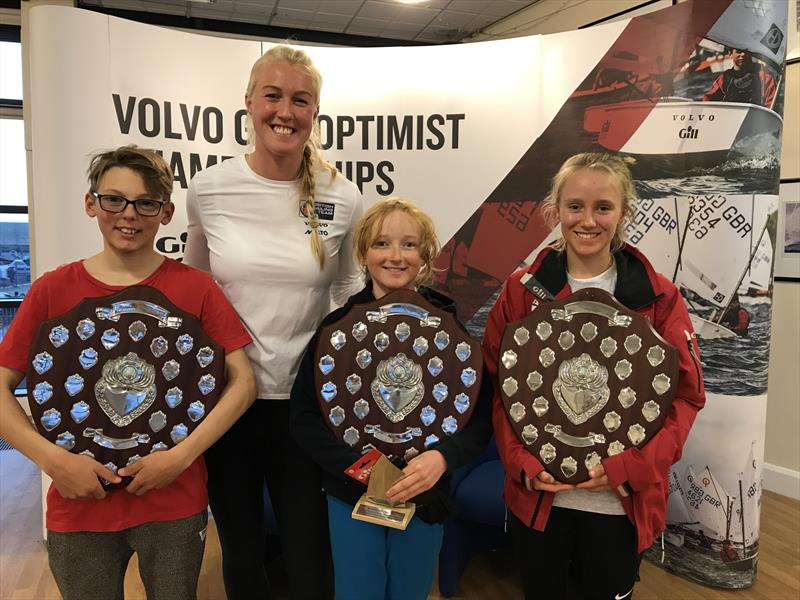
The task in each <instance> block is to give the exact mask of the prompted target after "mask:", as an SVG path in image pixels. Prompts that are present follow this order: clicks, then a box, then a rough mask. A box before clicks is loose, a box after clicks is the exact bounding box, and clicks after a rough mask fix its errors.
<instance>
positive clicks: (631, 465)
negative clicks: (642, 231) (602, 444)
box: [484, 153, 705, 600]
mask: <svg viewBox="0 0 800 600" xmlns="http://www.w3.org/2000/svg"><path fill="white" fill-rule="evenodd" d="M636 199H637V198H636V190H635V187H634V183H633V180H632V178H631V174H630V171H629V170H628V167H627V166H626V164H625V163H624V162H623V161H622V160H621V159H619V158H617V157H614V156H610V155H607V154H594V153H584V154H578V155H575V156H573V157H571V158H569V159H567V161H566V162H565V163H564V164H563V165H562V166H561V169H560V170H559V171H558V173H557V174H556V176H555V177H554V178H553V186H552V189H551V192H550V195H549V196H548V197H547V198H546V199H545V201H544V204H543V207H542V210H543V213H544V214H545V215H546V216H548V217H555V218H556V219H557V221H558V222H559V224H560V226H561V235H562V237H561V238H560V239H559V240H558V241H556V242H555V243H554V244H552V245H551V246H548V247H546V248H545V249H544V250H542V252H540V253H539V255H538V256H537V257H536V259H535V260H534V262H533V264H532V265H531V266H530V267H528V268H526V269H522V270H520V271H518V272H516V273H514V274H513V275H511V276H510V277H509V278H508V280H507V281H506V283H505V285H504V286H503V290H502V292H501V293H500V296H499V297H498V299H497V302H496V303H495V305H494V307H493V308H492V311H491V313H490V315H489V320H488V323H487V325H486V334H485V338H484V354H485V358H486V364H487V367H488V369H489V371H490V372H491V373H492V375H493V377H495V378H496V377H497V362H498V355H499V348H500V342H501V340H502V337H503V331H504V328H505V326H506V324H507V323H509V322H512V321H516V320H519V319H521V318H523V317H524V316H526V315H527V314H529V313H530V312H531V311H532V310H533V309H534V308H536V307H537V306H538V305H539V304H540V303H542V302H548V301H550V300H553V299H560V298H563V297H565V296H567V295H569V294H571V293H572V292H575V291H577V290H579V289H582V288H584V287H598V288H602V289H605V290H606V291H608V292H609V293H612V294H613V295H614V297H615V298H616V299H617V300H618V301H619V302H620V303H622V304H623V305H625V306H627V307H628V308H630V309H632V310H636V311H637V312H639V313H641V314H644V315H645V316H646V317H647V318H648V319H649V320H650V322H651V323H652V325H653V327H654V328H655V329H656V331H658V332H659V333H660V334H661V336H662V337H664V339H666V340H667V341H669V342H670V343H671V344H672V345H673V346H675V347H676V348H677V349H678V366H679V376H678V387H677V390H676V394H675V398H674V400H673V404H672V408H671V409H670V412H669V415H668V416H667V418H666V419H665V421H664V424H663V427H662V429H660V430H659V431H658V433H657V434H656V435H655V436H654V437H653V438H652V439H651V440H650V441H649V442H648V443H647V444H646V445H645V446H644V447H643V448H635V447H634V448H629V449H627V450H625V451H624V452H621V453H619V454H617V455H614V456H612V457H607V458H605V459H603V461H602V463H601V464H600V465H598V466H597V467H595V468H594V469H592V470H591V471H590V473H589V475H590V479H588V480H587V481H585V482H583V483H580V484H578V485H567V484H561V483H558V482H556V481H555V480H554V479H553V477H552V476H551V475H550V474H549V473H547V472H546V471H545V470H544V467H543V465H542V464H541V462H540V461H539V460H538V459H537V458H536V457H535V456H534V455H533V454H531V453H530V452H529V451H528V450H527V449H526V447H525V446H524V444H523V443H522V442H521V441H520V440H519V438H518V437H517V435H516V434H515V432H514V430H513V429H512V427H511V424H510V422H509V418H508V416H507V414H506V411H505V409H504V407H503V402H502V399H501V398H500V394H499V392H498V391H496V392H495V399H494V404H493V406H494V408H493V421H494V427H495V435H496V438H497V447H498V449H499V451H500V456H501V458H502V460H503V464H504V465H505V469H506V478H505V484H504V499H505V502H506V504H507V505H508V507H509V509H510V515H509V529H510V531H511V533H512V537H513V540H514V546H515V553H516V556H517V562H518V564H519V567H520V572H521V573H522V580H523V587H524V590H525V597H526V598H529V599H532V598H548V599H553V600H556V599H559V598H564V597H565V596H566V588H567V581H568V579H569V577H568V575H569V576H570V577H573V578H574V577H577V584H578V585H579V586H580V588H582V589H581V591H582V593H583V596H584V597H585V598H587V599H589V598H592V599H594V598H597V599H603V600H606V599H608V600H610V599H612V598H613V599H615V600H619V599H625V600H630V598H631V597H632V594H633V585H634V582H635V581H636V579H637V577H638V567H639V562H640V555H641V553H642V552H644V551H645V550H646V549H647V548H648V547H649V546H650V545H651V544H652V543H653V541H654V539H655V538H656V537H657V536H658V535H659V534H661V532H662V531H663V530H664V527H665V520H666V506H667V496H668V494H669V480H668V477H669V469H670V466H671V465H672V464H673V463H675V462H676V461H677V460H678V459H679V458H680V455H681V449H682V448H683V444H684V442H685V441H686V436H687V435H688V433H689V429H690V428H691V426H692V423H693V422H694V419H695V416H696V415H697V411H699V410H700V409H701V408H702V406H703V404H704V402H705V393H704V391H703V381H702V374H701V371H700V361H699V359H698V356H699V355H698V349H697V343H696V341H695V340H694V333H693V330H692V325H691V322H690V321H689V315H688V313H687V311H686V306H685V305H684V302H683V299H682V298H681V295H680V293H679V292H678V289H677V288H676V287H675V285H673V284H672V283H671V282H670V281H669V280H668V279H667V278H666V277H664V276H663V275H661V274H659V273H656V272H655V271H654V270H653V267H652V265H651V264H650V263H649V262H648V260H647V259H646V258H645V257H644V256H643V255H642V254H641V253H640V252H639V251H638V250H636V249H635V248H633V247H631V246H629V245H627V244H626V243H625V242H624V239H623V233H622V227H623V221H624V219H625V217H626V216H629V215H631V214H632V213H633V210H634V204H635V202H636ZM495 381H496V379H495ZM499 389H500V388H499V386H498V385H497V384H496V383H495V390H499Z"/></svg>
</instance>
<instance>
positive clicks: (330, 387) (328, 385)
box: [319, 381, 336, 402]
mask: <svg viewBox="0 0 800 600" xmlns="http://www.w3.org/2000/svg"><path fill="white" fill-rule="evenodd" d="M319 393H320V395H321V396H322V397H323V398H324V399H325V402H330V401H331V400H333V399H334V398H335V397H336V384H335V383H332V382H330V381H326V382H325V383H323V384H322V387H321V388H320V390H319Z"/></svg>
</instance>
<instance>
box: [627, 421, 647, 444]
mask: <svg viewBox="0 0 800 600" xmlns="http://www.w3.org/2000/svg"><path fill="white" fill-rule="evenodd" d="M644 436H645V431H644V427H642V426H641V425H639V424H638V423H635V424H633V425H631V426H630V427H628V439H629V440H630V441H631V443H632V444H633V445H634V446H638V445H639V444H641V443H642V441H644Z"/></svg>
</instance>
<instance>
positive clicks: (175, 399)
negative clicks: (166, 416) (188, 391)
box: [164, 387, 183, 408]
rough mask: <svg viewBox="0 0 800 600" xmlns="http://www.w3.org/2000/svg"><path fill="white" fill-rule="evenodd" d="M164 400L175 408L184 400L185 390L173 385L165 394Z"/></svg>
mask: <svg viewBox="0 0 800 600" xmlns="http://www.w3.org/2000/svg"><path fill="white" fill-rule="evenodd" d="M164 400H166V402H167V406H169V407H170V408H175V407H176V406H178V404H180V403H181V402H183V392H182V391H181V389H180V388H177V387H171V388H169V389H168V390H167V392H166V393H165V394H164Z"/></svg>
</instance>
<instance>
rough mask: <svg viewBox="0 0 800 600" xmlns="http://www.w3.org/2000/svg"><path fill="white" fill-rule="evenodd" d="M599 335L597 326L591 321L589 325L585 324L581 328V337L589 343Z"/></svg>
mask: <svg viewBox="0 0 800 600" xmlns="http://www.w3.org/2000/svg"><path fill="white" fill-rule="evenodd" d="M596 335H597V325H595V324H594V323H592V322H591V321H589V322H588V323H584V324H583V325H582V326H581V337H582V338H583V339H584V340H585V341H587V342H591V341H592V340H593V339H594V337H595V336H596Z"/></svg>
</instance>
